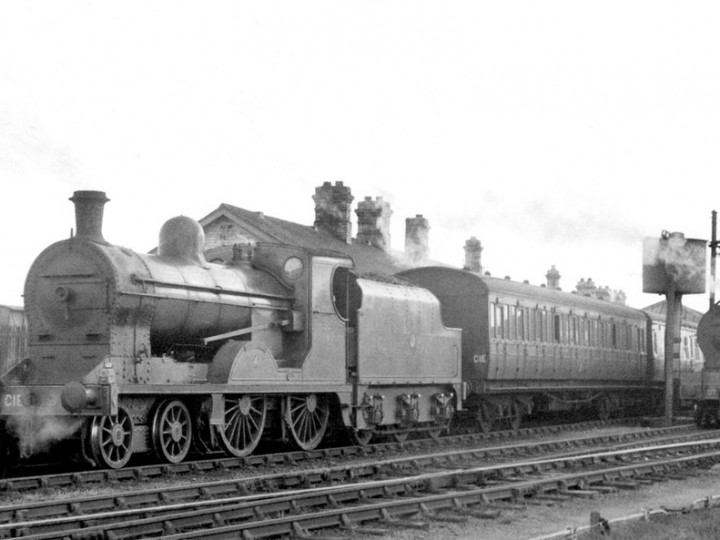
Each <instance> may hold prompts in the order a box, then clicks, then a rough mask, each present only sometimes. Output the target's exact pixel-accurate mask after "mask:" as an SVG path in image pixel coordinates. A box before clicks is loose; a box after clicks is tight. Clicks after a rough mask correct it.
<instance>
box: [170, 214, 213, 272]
mask: <svg viewBox="0 0 720 540" xmlns="http://www.w3.org/2000/svg"><path fill="white" fill-rule="evenodd" d="M204 248H205V233H204V232H203V229H202V227H201V226H200V224H199V223H198V222H197V221H195V220H194V219H192V218H189V217H185V216H177V217H174V218H171V219H169V220H167V221H166V222H165V224H164V225H163V226H162V228H161V229H160V240H159V242H158V255H160V256H161V257H173V258H177V259H182V260H185V261H187V262H189V263H193V264H200V265H205V264H207V262H206V261H205V256H204V255H203V250H204Z"/></svg>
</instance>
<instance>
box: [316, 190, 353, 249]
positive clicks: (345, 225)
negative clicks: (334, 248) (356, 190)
mask: <svg viewBox="0 0 720 540" xmlns="http://www.w3.org/2000/svg"><path fill="white" fill-rule="evenodd" d="M313 200H314V201H315V228H316V229H317V230H323V231H326V232H328V233H330V234H332V235H333V236H334V237H335V238H337V239H339V240H341V241H343V242H345V243H348V244H349V243H350V241H351V240H352V223H351V221H350V210H351V208H350V205H351V203H352V201H353V196H352V194H351V193H350V188H349V187H346V186H344V185H343V183H342V182H335V185H334V186H333V185H332V184H331V183H330V182H324V183H323V185H322V186H320V187H316V188H315V195H313Z"/></svg>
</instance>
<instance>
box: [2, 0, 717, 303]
mask: <svg viewBox="0 0 720 540" xmlns="http://www.w3.org/2000/svg"><path fill="white" fill-rule="evenodd" d="M718 28H720V3H718V2H711V1H708V2H679V1H678V2H665V1H657V0H655V1H649V2H639V1H638V2H634V1H628V0H623V1H603V2H585V1H578V0H572V1H537V0H532V1H522V2H517V1H495V0H493V1H488V2H482V1H480V0H472V1H468V2H459V1H458V2H452V1H451V2H447V1H435V2H420V1H408V2H398V1H392V0H383V1H377V2H375V1H367V0H365V1H362V2H338V1H336V0H333V1H328V2H314V1H313V2H308V1H303V2H240V1H232V2H201V1H196V2H181V1H156V2H148V1H142V2H132V1H123V2H110V1H103V2H100V1H97V2H91V1H62V2H57V1H46V2H35V1H28V0H4V1H3V2H2V3H0V179H1V180H2V191H1V193H2V201H3V205H2V212H0V231H2V237H1V239H2V245H3V248H4V251H5V256H4V257H3V265H2V266H3V270H2V278H1V279H0V303H3V304H12V305H21V304H22V298H21V294H22V289H23V284H24V279H25V274H26V272H27V270H28V268H29V266H30V264H31V262H32V260H33V259H34V258H35V256H37V254H38V253H39V252H40V251H41V250H42V249H43V248H45V247H46V246H47V245H49V244H50V243H52V242H54V241H56V240H60V239H62V238H65V237H67V236H68V235H69V231H70V229H71V228H72V227H74V226H75V223H74V217H73V216H74V214H73V206H72V204H71V203H70V202H69V201H68V200H67V199H68V197H70V196H72V193H73V191H75V190H79V189H97V190H102V191H105V192H106V193H107V194H108V196H109V198H110V199H111V202H110V203H108V205H107V206H106V212H105V228H104V233H105V238H106V239H107V240H109V241H111V242H113V243H117V244H120V245H124V246H127V247H131V248H133V249H135V250H137V251H147V250H149V249H150V248H152V247H154V246H155V245H156V243H157V233H158V231H159V229H160V226H161V225H162V223H163V222H164V221H165V220H166V219H168V218H170V217H173V216H175V215H178V214H184V215H187V216H191V217H194V218H197V219H199V218H201V217H203V216H204V215H206V214H208V213H209V212H211V211H212V210H214V209H215V208H216V207H217V206H219V205H220V204H221V203H223V202H225V203H230V204H234V205H236V206H240V207H243V208H247V209H250V210H258V211H262V212H264V213H266V214H268V215H272V216H276V217H280V218H284V219H288V220H291V221H297V222H299V223H303V224H307V225H311V224H312V222H313V219H314V210H313V209H314V205H313V201H312V198H311V197H312V194H313V193H314V188H315V187H316V186H318V185H321V184H322V182H324V181H332V182H335V181H337V180H342V181H344V182H345V184H346V185H349V186H350V187H351V189H352V192H353V195H354V196H355V202H357V201H359V200H362V198H363V197H365V196H373V197H375V196H378V195H381V196H383V197H384V198H385V199H387V200H388V201H389V202H390V203H391V205H392V209H393V220H392V247H393V248H394V249H398V250H401V249H402V248H403V242H404V223H405V218H406V217H411V216H414V215H415V214H423V215H424V216H425V217H427V218H428V219H429V221H430V227H431V230H430V250H431V256H432V257H433V258H435V259H438V260H441V261H444V262H447V263H450V264H457V265H461V264H462V262H463V249H462V247H463V245H464V243H465V240H466V239H467V238H469V237H470V236H477V237H478V238H479V239H480V240H481V242H482V244H483V247H484V251H483V266H484V267H485V269H487V270H489V271H490V272H492V274H493V275H495V276H504V275H510V276H512V278H513V279H517V280H523V279H528V280H530V282H531V283H536V284H539V283H542V282H544V281H545V277H544V276H545V273H546V271H547V270H548V269H549V268H550V266H551V265H555V266H556V267H557V268H558V269H559V270H560V272H561V274H562V279H561V285H562V287H563V289H565V290H572V289H574V286H575V283H576V282H577V281H578V280H579V279H580V278H586V277H592V278H593V280H594V281H595V282H596V283H597V284H598V285H608V286H610V287H611V288H613V289H622V290H624V291H625V292H626V293H627V295H628V299H629V304H630V305H633V306H635V307H643V306H645V305H648V304H651V303H653V302H656V301H659V300H661V299H662V297H659V296H657V295H644V294H642V292H641V291H642V279H641V278H642V238H643V237H645V236H652V237H658V236H659V235H660V232H661V231H662V230H663V229H667V230H670V231H681V232H684V233H685V235H686V236H687V237H690V238H709V236H710V218H711V211H712V210H714V209H716V208H717V207H718V206H720V199H718V195H719V193H718V191H720V190H719V189H718V187H717V186H718V180H719V179H720V152H719V151H718V150H719V149H720V61H719V60H720V58H719V55H720V37H719V36H720V32H719V31H718ZM353 207H354V205H353ZM354 218H355V216H354V214H353V219H354ZM353 227H354V232H357V227H356V223H355V221H354V225H353ZM684 304H685V305H689V306H691V307H695V308H696V309H701V310H704V309H706V307H707V296H705V295H695V296H692V297H690V296H687V297H685V299H684Z"/></svg>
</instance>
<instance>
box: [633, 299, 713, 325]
mask: <svg viewBox="0 0 720 540" xmlns="http://www.w3.org/2000/svg"><path fill="white" fill-rule="evenodd" d="M643 311H645V312H646V313H647V314H648V315H650V317H652V319H653V320H654V321H662V322H664V321H665V318H666V316H667V300H662V301H661V302H656V303H655V304H651V305H649V306H647V307H644V308H643ZM703 315H704V313H701V312H699V311H697V310H695V309H692V308H689V307H685V306H682V312H681V314H680V318H681V320H682V321H683V324H687V323H691V324H697V323H698V322H700V318H701V317H702V316H703Z"/></svg>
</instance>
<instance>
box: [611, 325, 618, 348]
mask: <svg viewBox="0 0 720 540" xmlns="http://www.w3.org/2000/svg"><path fill="white" fill-rule="evenodd" d="M610 335H611V336H612V337H611V345H612V346H613V347H615V348H616V349H617V346H618V341H617V325H616V324H611V325H610Z"/></svg>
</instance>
